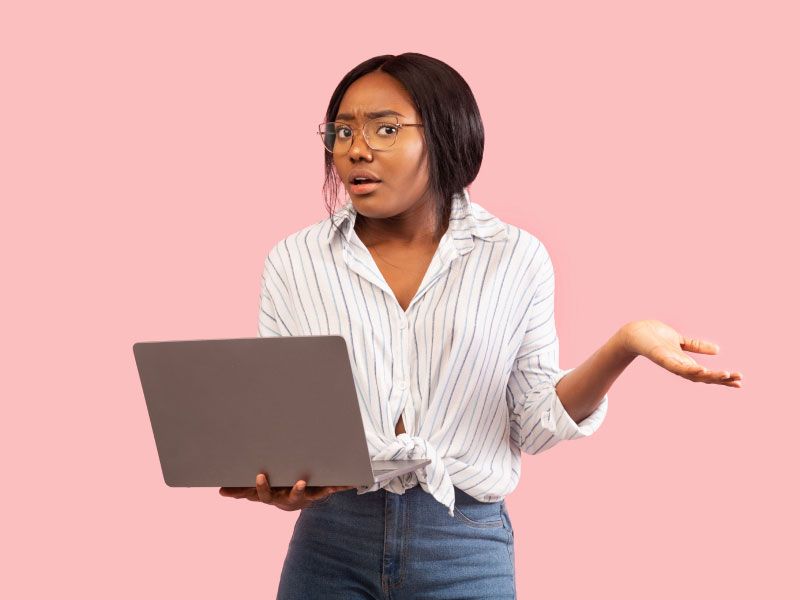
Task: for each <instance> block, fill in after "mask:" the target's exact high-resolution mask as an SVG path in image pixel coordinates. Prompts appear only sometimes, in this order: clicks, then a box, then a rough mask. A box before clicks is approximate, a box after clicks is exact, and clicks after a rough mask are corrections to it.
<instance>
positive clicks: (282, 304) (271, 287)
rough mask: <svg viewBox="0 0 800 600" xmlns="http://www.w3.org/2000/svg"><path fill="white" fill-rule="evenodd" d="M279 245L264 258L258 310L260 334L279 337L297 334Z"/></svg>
mask: <svg viewBox="0 0 800 600" xmlns="http://www.w3.org/2000/svg"><path fill="white" fill-rule="evenodd" d="M280 266H281V263H280V256H279V252H278V247H277V246H275V247H274V248H273V249H272V250H270V252H269V253H268V254H267V257H266V259H265V260H264V269H263V270H262V272H261V294H260V296H259V310H258V336H259V337H279V336H285V335H297V334H296V333H294V332H295V331H297V328H296V326H295V320H294V318H293V316H292V305H291V299H290V294H289V288H288V287H287V286H286V283H285V282H286V281H287V280H286V278H285V277H284V276H283V275H282V274H281V268H280Z"/></svg>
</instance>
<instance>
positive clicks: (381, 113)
mask: <svg viewBox="0 0 800 600" xmlns="http://www.w3.org/2000/svg"><path fill="white" fill-rule="evenodd" d="M390 115H395V116H398V117H405V115H403V114H400V113H399V112H397V111H396V110H388V109H387V110H378V111H375V112H368V113H366V114H365V115H364V116H365V117H367V119H377V118H378V117H388V116H390ZM353 119H354V117H353V115H351V114H350V113H339V114H338V115H336V120H337V121H352V120H353Z"/></svg>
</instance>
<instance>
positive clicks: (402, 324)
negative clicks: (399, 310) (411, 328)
mask: <svg viewBox="0 0 800 600" xmlns="http://www.w3.org/2000/svg"><path fill="white" fill-rule="evenodd" d="M406 327H408V320H407V319H406V318H405V317H403V318H402V319H400V329H405V328H406Z"/></svg>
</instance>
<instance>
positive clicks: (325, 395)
mask: <svg viewBox="0 0 800 600" xmlns="http://www.w3.org/2000/svg"><path fill="white" fill-rule="evenodd" d="M133 354H134V358H135V360H136V366H137V368H138V371H139V379H140V381H141V384H142V392H143V393H144V398H145V402H146V404H147V412H148V415H149V417H150V425H151V426H152V429H153V437H154V438H155V444H156V450H157V452H158V458H159V461H160V463H161V472H162V475H163V477H164V482H165V483H166V484H167V485H168V486H170V487H255V485H256V483H255V482H256V475H258V473H260V472H262V471H263V472H265V473H267V475H268V476H269V484H270V486H271V487H281V486H287V487H289V486H293V485H294V484H295V483H296V482H297V480H298V479H303V480H304V481H306V482H307V485H309V486H342V485H346V486H355V487H356V488H358V489H368V488H370V487H372V485H373V484H375V483H376V482H381V481H384V480H388V479H392V478H394V477H397V476H398V475H402V474H405V473H409V472H411V471H414V470H416V469H419V468H420V467H423V466H425V465H427V464H428V463H430V459H413V460H388V461H386V460H384V461H373V460H371V458H370V456H369V451H368V446H367V439H366V435H365V430H364V423H363V421H362V415H361V409H360V405H359V402H358V397H357V395H356V388H355V382H354V380H353V372H352V370H351V365H350V359H349V356H348V353H347V345H346V341H345V339H344V337H342V336H341V335H312V336H284V337H256V338H238V339H211V340H177V341H146V342H144V341H143V342H137V343H135V344H133ZM372 418H374V419H375V420H376V421H377V420H378V419H380V415H377V414H376V415H372Z"/></svg>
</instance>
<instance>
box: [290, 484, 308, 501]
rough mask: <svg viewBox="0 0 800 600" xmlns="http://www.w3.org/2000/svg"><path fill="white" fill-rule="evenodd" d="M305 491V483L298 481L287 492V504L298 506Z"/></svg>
mask: <svg viewBox="0 0 800 600" xmlns="http://www.w3.org/2000/svg"><path fill="white" fill-rule="evenodd" d="M305 489H306V482H305V481H303V480H302V479H298V480H297V483H295V484H294V485H293V486H292V489H291V490H289V498H288V500H289V503H290V504H299V503H300V502H301V501H302V500H303V496H304V495H305V491H304V490H305Z"/></svg>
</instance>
